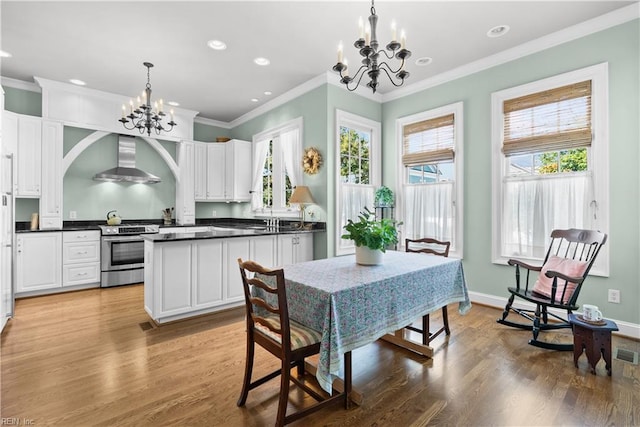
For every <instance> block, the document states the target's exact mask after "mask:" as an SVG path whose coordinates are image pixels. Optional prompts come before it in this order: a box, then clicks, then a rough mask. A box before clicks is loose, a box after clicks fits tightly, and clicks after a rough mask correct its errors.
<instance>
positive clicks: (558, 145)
mask: <svg viewBox="0 0 640 427" xmlns="http://www.w3.org/2000/svg"><path fill="white" fill-rule="evenodd" d="M503 112H504V130H503V145H502V152H503V153H504V155H505V156H514V155H519V154H526V153H535V152H544V151H560V150H570V149H575V148H582V147H589V146H591V141H592V125H591V123H592V122H591V80H586V81H583V82H579V83H574V84H570V85H566V86H561V87H558V88H554V89H550V90H546V91H542V92H536V93H532V94H528V95H525V96H521V97H518V98H513V99H507V100H505V101H504V102H503Z"/></svg>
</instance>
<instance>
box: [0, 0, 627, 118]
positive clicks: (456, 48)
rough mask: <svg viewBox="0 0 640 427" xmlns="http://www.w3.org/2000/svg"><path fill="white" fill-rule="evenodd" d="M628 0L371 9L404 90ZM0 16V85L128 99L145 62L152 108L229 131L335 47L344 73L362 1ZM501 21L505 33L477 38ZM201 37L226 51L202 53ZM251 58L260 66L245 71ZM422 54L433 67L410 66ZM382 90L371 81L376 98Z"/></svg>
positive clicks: (10, 6) (353, 55) (20, 11)
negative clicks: (174, 106)
mask: <svg viewBox="0 0 640 427" xmlns="http://www.w3.org/2000/svg"><path fill="white" fill-rule="evenodd" d="M635 2H636V1H609V0H607V1H565V2H561V1H531V2H530V1H498V2H484V1H466V2H463V1H440V2H436V1H392V0H387V1H383V0H378V1H377V2H376V4H375V7H376V11H377V14H378V17H379V21H378V39H379V41H380V44H381V45H386V43H387V42H388V41H389V38H390V36H391V30H390V25H391V20H392V19H394V20H395V21H396V22H397V24H398V29H399V30H400V28H404V29H405V30H406V33H407V48H408V49H410V50H411V51H412V57H411V58H410V62H409V64H408V66H407V67H406V68H407V70H408V71H409V72H410V73H411V76H410V77H409V79H408V80H407V84H414V83H416V82H419V81H421V80H424V79H427V78H431V77H433V76H436V75H438V74H441V73H444V72H446V71H449V70H452V69H455V68H457V67H460V66H463V65H465V64H468V63H470V62H473V61H477V60H479V59H481V58H484V57H487V56H489V55H492V54H495V53H498V52H501V51H504V50H506V49H509V48H512V47H514V46H517V45H520V44H523V43H525V42H527V41H531V40H534V39H537V38H539V37H542V36H544V35H547V34H550V33H553V32H556V31H559V30H562V29H565V28H567V27H569V26H571V25H574V24H577V23H581V22H583V21H586V20H589V19H592V18H594V17H597V16H600V15H603V14H605V13H607V12H610V11H613V10H616V9H619V8H622V7H625V6H627V5H629V4H631V3H635ZM0 7H1V9H0V14H1V20H2V27H1V37H2V38H1V39H0V46H1V47H0V49H2V50H3V51H6V52H9V53H10V54H12V57H10V58H2V62H1V69H0V74H1V75H2V76H3V77H9V78H13V79H18V80H23V81H27V82H33V77H34V76H37V77H43V78H46V79H51V80H57V81H62V82H68V80H69V79H72V78H76V79H81V80H83V81H85V82H86V83H87V87H89V88H92V89H98V90H102V91H107V92H112V93H117V94H122V95H127V96H134V95H135V96H137V95H138V94H140V93H141V91H142V89H144V85H145V84H146V68H145V67H144V66H143V65H142V63H143V62H144V61H149V62H152V63H154V64H155V67H154V68H152V70H151V84H152V88H153V91H154V99H156V97H158V98H159V97H162V98H163V99H164V100H165V102H166V101H169V100H174V101H177V102H179V103H180V106H181V107H183V108H187V109H190V110H195V111H199V112H200V114H199V116H200V117H205V118H209V119H214V120H219V121H222V122H231V121H232V120H234V119H237V118H238V117H240V116H242V115H243V114H245V113H247V112H249V111H251V110H253V109H255V108H257V107H259V106H260V105H262V104H264V103H266V102H268V101H270V100H272V99H274V98H276V97H278V96H279V95H282V94H284V93H286V92H287V91H289V90H291V89H292V88H294V87H296V86H298V85H300V84H302V83H305V82H307V81H309V80H311V79H312V78H314V77H316V76H318V75H321V74H325V73H326V72H327V71H328V70H330V69H331V67H332V66H333V65H334V64H335V62H336V60H337V54H336V49H337V45H338V43H339V42H340V41H343V43H344V46H345V48H344V51H345V57H347V58H348V59H349V63H350V64H351V68H352V69H355V67H354V65H355V64H356V63H357V61H358V60H357V57H358V54H357V52H356V49H355V48H354V47H353V45H352V44H353V41H355V39H356V37H357V35H358V34H357V32H358V18H359V17H360V16H362V17H363V18H365V19H366V17H367V16H368V15H369V8H370V2H368V1H349V2H347V1H322V2H318V1H197V2H186V1H183V2H178V1H161V2H149V1H138V2H116V1H110V2H95V1H84V2H78V1H73V2H55V1H46V2H33V1H26V2H23V1H7V0H3V1H1V3H0ZM503 24H504V25H509V26H510V31H509V32H508V33H507V34H506V35H505V36H503V37H499V38H489V37H487V36H486V33H487V31H488V30H489V29H490V28H492V27H494V26H496V25H503ZM399 30H398V34H399V32H400V31H399ZM211 39H219V40H222V41H224V42H225V43H226V44H227V45H228V49H227V50H225V51H214V50H212V49H210V48H209V47H207V41H208V40H211ZM258 56H262V57H266V58H268V59H270V61H271V65H269V66H267V67H259V66H257V65H255V64H254V63H253V59H254V58H256V57H258ZM423 56H429V57H432V58H433V63H432V64H431V65H428V66H425V67H418V66H416V65H415V60H416V59H417V58H420V57H423ZM335 78H336V80H337V79H338V77H337V75H336V76H335ZM392 90H394V88H393V87H392V86H391V85H390V84H389V83H385V82H384V79H383V82H382V84H381V85H380V87H379V90H378V91H379V92H380V93H382V94H385V93H388V92H390V91H392ZM265 91H271V92H272V95H270V96H267V95H264V92H265ZM252 98H257V99H258V100H259V101H258V102H257V103H255V102H252V101H251V99H252Z"/></svg>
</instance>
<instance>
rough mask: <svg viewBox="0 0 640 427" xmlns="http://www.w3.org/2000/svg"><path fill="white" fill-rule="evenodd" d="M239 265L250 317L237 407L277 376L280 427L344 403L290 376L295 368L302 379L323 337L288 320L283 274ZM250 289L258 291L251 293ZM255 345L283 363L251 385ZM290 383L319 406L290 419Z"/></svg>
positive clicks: (247, 263) (337, 396)
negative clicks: (307, 361) (270, 280)
mask: <svg viewBox="0 0 640 427" xmlns="http://www.w3.org/2000/svg"><path fill="white" fill-rule="evenodd" d="M238 264H239V266H240V274H241V276H242V285H243V288H244V296H245V307H246V315H247V316H246V317H247V356H246V364H245V371H244V381H243V384H242V391H241V392H240V398H239V399H238V403H237V404H238V406H243V405H244V404H245V403H246V401H247V396H248V395H249V391H250V390H252V389H254V388H256V387H258V386H260V385H262V384H264V383H265V382H267V381H269V380H271V379H273V378H275V377H277V376H278V375H280V376H281V379H280V396H279V399H278V415H277V417H276V425H277V426H282V425H285V424H288V423H290V422H293V421H295V420H298V419H300V418H302V417H304V416H306V415H309V414H311V413H312V412H315V411H317V410H318V409H321V408H323V407H325V406H327V405H329V404H333V403H335V402H339V401H343V402H344V401H345V399H346V393H339V394H336V393H334V394H333V395H332V396H328V397H326V396H323V395H321V394H320V393H318V392H316V391H315V390H313V389H312V388H310V387H309V386H308V385H306V384H304V383H303V382H302V381H301V380H300V379H299V378H298V377H296V376H292V375H291V369H292V368H293V367H296V368H297V374H298V376H299V377H300V378H302V376H303V375H304V359H305V358H306V357H308V356H312V355H314V354H317V353H319V352H320V340H321V338H322V334H321V333H320V332H318V331H316V330H313V329H311V328H308V327H306V326H304V325H301V324H300V323H298V322H295V321H294V320H291V319H290V318H289V310H288V306H287V293H286V289H285V280H284V270H283V269H278V270H270V269H267V268H265V267H263V266H261V265H260V264H258V263H256V262H254V261H242V259H240V258H238ZM256 273H258V274H260V275H262V276H268V277H273V278H275V280H274V282H275V284H274V285H270V284H267V283H265V281H263V280H261V279H260V278H258V277H256V276H254V275H255V274H256ZM251 286H253V287H255V288H256V289H251ZM255 344H258V345H260V346H261V347H263V348H265V349H266V350H267V351H269V352H270V353H271V354H273V355H274V356H276V357H277V358H278V359H280V361H281V367H280V369H277V370H276V371H274V372H272V373H270V374H268V375H265V376H263V377H261V378H259V379H256V380H255V381H251V374H252V371H253V358H254V353H255ZM290 382H293V383H295V384H296V385H297V386H298V387H300V388H302V389H303V390H304V391H305V392H307V393H308V394H309V395H311V396H312V397H313V398H314V399H315V400H316V401H317V403H315V404H314V405H312V406H309V407H307V408H304V409H302V410H300V411H298V412H296V413H293V414H290V415H287V414H286V412H287V403H288V400H289V385H290Z"/></svg>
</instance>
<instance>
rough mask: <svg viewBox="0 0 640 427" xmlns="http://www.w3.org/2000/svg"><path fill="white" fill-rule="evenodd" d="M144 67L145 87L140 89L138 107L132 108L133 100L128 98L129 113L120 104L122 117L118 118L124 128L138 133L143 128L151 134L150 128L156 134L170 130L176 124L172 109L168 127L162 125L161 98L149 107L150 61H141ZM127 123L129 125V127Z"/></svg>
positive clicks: (142, 131) (162, 106) (141, 131)
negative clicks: (145, 75)
mask: <svg viewBox="0 0 640 427" xmlns="http://www.w3.org/2000/svg"><path fill="white" fill-rule="evenodd" d="M142 64H143V65H144V66H145V67H147V87H146V88H145V90H144V91H142V101H141V100H140V97H138V99H137V104H138V105H139V106H138V108H136V109H135V110H134V107H133V100H129V110H130V113H129V114H128V115H127V107H126V106H125V105H124V104H122V118H121V119H120V120H118V121H119V122H121V123H122V125H123V126H124V127H125V129H128V130H133V129H138V130H139V131H140V133H144V132H145V130H146V132H147V135H149V136H151V129H153V130H155V131H156V135H160V132H171V129H173V127H174V126H177V123H176V122H174V121H173V110H171V121H170V122H168V123H167V125H168V126H170V127H169V128H166V127H164V126H162V123H160V122H161V121H162V118H163V117H164V116H166V114H165V113H164V111H163V109H164V105H163V102H162V99H161V100H160V103H159V104H158V102H156V103H155V105H154V108H152V107H151V81H150V70H151V67H153V64H152V63H151V62H143V63H142ZM129 125H130V126H131V127H129Z"/></svg>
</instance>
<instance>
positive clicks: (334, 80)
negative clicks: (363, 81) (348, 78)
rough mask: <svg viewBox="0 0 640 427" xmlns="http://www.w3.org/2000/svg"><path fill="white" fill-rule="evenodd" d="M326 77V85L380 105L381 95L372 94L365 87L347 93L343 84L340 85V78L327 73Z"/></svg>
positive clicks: (334, 74)
mask: <svg viewBox="0 0 640 427" xmlns="http://www.w3.org/2000/svg"><path fill="white" fill-rule="evenodd" d="M326 75H327V83H329V84H331V85H333V86H336V87H339V88H340V89H342V90H346V91H347V92H352V93H355V94H357V95H360V96H362V97H364V98H367V99H370V100H371V101H375V102H379V103H381V104H382V100H383V95H382V94H381V93H373V91H371V89H369V88H367V87H366V85H365V86H360V85H358V86H357V87H356V89H355V90H353V91H349V89H347V87H346V86H345V85H344V84H342V83H340V78H339V77H338V75H337V74H336V73H334V72H331V71H327V72H326Z"/></svg>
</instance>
